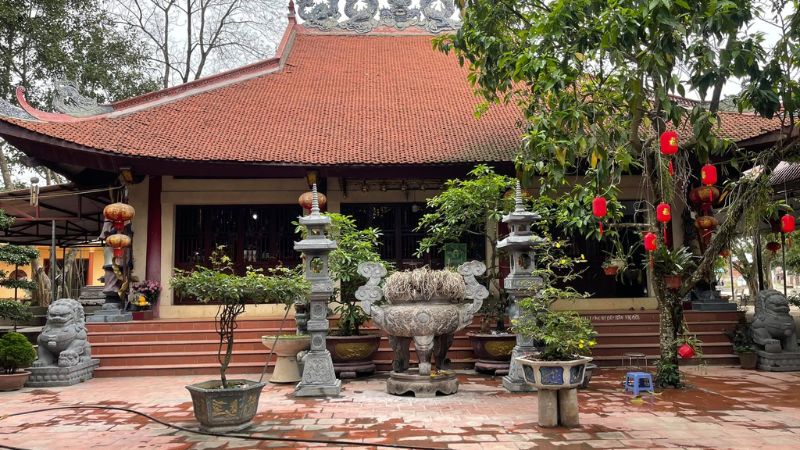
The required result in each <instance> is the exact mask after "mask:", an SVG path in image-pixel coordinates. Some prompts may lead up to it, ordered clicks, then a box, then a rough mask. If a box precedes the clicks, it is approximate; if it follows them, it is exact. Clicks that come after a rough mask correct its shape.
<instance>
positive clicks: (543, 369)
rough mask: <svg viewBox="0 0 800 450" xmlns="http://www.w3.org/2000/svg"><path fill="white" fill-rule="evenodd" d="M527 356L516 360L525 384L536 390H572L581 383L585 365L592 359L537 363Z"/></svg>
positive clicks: (581, 358) (584, 357) (583, 358)
mask: <svg viewBox="0 0 800 450" xmlns="http://www.w3.org/2000/svg"><path fill="white" fill-rule="evenodd" d="M529 358H530V357H527V356H520V357H518V358H516V361H517V363H519V364H520V366H521V367H522V374H523V376H524V378H525V382H526V383H528V384H530V385H533V386H534V387H535V388H536V389H549V390H558V389H572V388H576V387H578V386H580V384H581V383H583V377H584V375H585V374H586V365H587V364H588V363H589V362H590V361H591V360H592V358H589V357H586V356H581V357H580V359H575V360H572V361H539V360H533V359H529Z"/></svg>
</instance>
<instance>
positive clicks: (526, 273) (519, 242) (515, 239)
mask: <svg viewBox="0 0 800 450" xmlns="http://www.w3.org/2000/svg"><path fill="white" fill-rule="evenodd" d="M514 200H515V206H514V211H512V212H511V213H509V214H508V215H506V216H505V217H503V223H507V224H508V227H509V229H510V231H511V233H510V234H509V235H508V236H506V238H505V239H503V240H501V241H499V242H498V243H497V249H498V250H505V251H506V252H507V253H508V257H509V260H510V261H509V262H510V264H509V266H510V273H509V274H508V276H507V277H506V278H505V281H504V283H503V287H504V289H505V290H506V293H507V294H508V300H509V316H510V318H511V320H512V321H513V320H514V319H516V318H518V317H519V315H520V311H519V307H518V306H517V299H518V298H523V297H528V296H531V295H533V294H534V292H535V290H536V288H537V286H538V285H540V284H541V282H542V279H541V278H540V277H537V276H534V275H533V271H534V269H535V267H536V266H535V260H534V251H533V250H534V247H536V245H537V244H539V243H541V242H542V239H541V238H540V237H538V236H536V235H535V234H533V231H531V226H532V225H533V224H534V222H536V221H537V220H539V219H540V217H539V215H538V214H536V213H534V212H531V211H528V210H526V209H525V204H524V203H523V201H522V188H521V186H520V183H519V180H518V181H517V186H516V192H515V196H514ZM535 351H536V348H535V347H534V346H533V342H532V341H531V340H530V339H529V338H525V337H523V336H520V335H517V344H516V345H515V346H514V350H513V352H512V355H511V365H510V366H509V369H508V375H506V376H504V377H503V387H505V388H506V389H507V390H508V391H510V392H530V391H533V390H534V388H533V387H532V386H531V385H529V384H527V383H525V380H524V379H523V376H522V368H521V367H520V365H519V364H517V362H516V360H515V358H517V357H519V356H525V355H529V354H531V353H533V352H535Z"/></svg>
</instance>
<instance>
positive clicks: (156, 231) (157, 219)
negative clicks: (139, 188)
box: [145, 176, 163, 317]
mask: <svg viewBox="0 0 800 450" xmlns="http://www.w3.org/2000/svg"><path fill="white" fill-rule="evenodd" d="M145 264H146V266H145V267H146V268H145V277H146V278H147V279H148V280H153V281H158V282H159V283H161V177H160V176H150V185H149V188H148V192H147V255H146V257H145ZM162 290H163V288H162ZM160 307H161V301H160V300H159V302H158V303H157V304H156V307H155V308H154V311H153V312H154V315H155V317H158V310H159V308H160Z"/></svg>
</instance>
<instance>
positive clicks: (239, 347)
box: [87, 311, 739, 377]
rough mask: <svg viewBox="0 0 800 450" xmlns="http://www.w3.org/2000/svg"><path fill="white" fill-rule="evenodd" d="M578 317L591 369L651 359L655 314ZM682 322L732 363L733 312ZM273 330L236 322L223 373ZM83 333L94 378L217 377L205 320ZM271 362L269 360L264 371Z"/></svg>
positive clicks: (459, 352) (707, 349) (455, 349)
mask: <svg viewBox="0 0 800 450" xmlns="http://www.w3.org/2000/svg"><path fill="white" fill-rule="evenodd" d="M583 315H584V316H586V317H589V318H590V319H591V320H592V322H593V323H594V325H595V328H596V330H597V331H598V333H599V336H598V339H597V346H595V348H594V350H593V357H594V359H595V363H596V364H598V365H600V366H619V365H620V364H621V362H622V360H621V356H622V354H623V353H625V352H641V353H645V354H646V355H647V356H648V361H649V363H650V364H653V362H654V361H655V360H656V359H657V358H658V313H657V312H655V311H641V312H634V311H630V312H629V311H625V312H621V311H612V312H592V313H590V314H589V313H587V314H583ZM686 319H687V322H688V326H689V330H691V332H692V333H694V334H696V335H697V337H698V338H699V339H700V340H701V341H703V343H704V344H703V352H704V354H705V355H704V356H705V360H706V361H707V363H708V364H714V365H732V364H737V363H738V357H737V356H736V355H735V354H734V353H733V348H732V347H731V344H730V342H728V339H727V338H726V337H725V335H724V334H723V331H724V330H725V329H731V328H733V326H734V325H735V324H736V322H737V321H738V320H739V313H738V312H735V311H733V312H727V311H726V312H703V311H686ZM280 324H281V320H280V319H279V318H277V319H241V320H239V328H238V329H237V330H236V345H235V347H234V352H233V362H232V363H231V366H230V368H229V373H232V374H237V373H239V374H241V373H247V374H253V373H259V372H261V370H262V368H263V366H264V363H265V360H266V357H267V353H268V352H267V349H266V348H265V347H264V346H263V345H262V344H261V336H264V335H270V334H271V335H275V334H280V333H291V332H292V331H293V330H294V320H291V319H287V320H286V321H285V323H284V325H283V331H281V330H280ZM478 324H479V321H478V320H477V319H476V320H475V321H474V322H473V324H472V325H470V326H469V327H467V329H465V330H462V331H461V332H459V333H458V334H457V335H456V337H455V339H454V342H453V345H452V347H451V348H450V352H449V353H448V357H449V358H450V360H451V363H452V367H453V368H455V369H471V368H472V367H473V365H474V363H475V359H474V356H473V354H472V347H471V345H470V343H469V339H468V338H467V336H466V333H467V332H472V331H477V330H478V328H479V327H478ZM333 326H334V324H333V323H331V327H333ZM87 328H88V330H89V342H90V343H91V344H92V354H93V356H94V357H95V358H99V359H100V367H98V368H97V369H95V376H98V377H121V376H153V375H199V374H216V373H218V372H219V363H218V361H217V346H218V343H217V342H218V341H217V339H218V337H217V334H216V332H215V331H214V320H213V319H185V320H152V321H134V322H119V323H90V324H87ZM364 331H366V332H372V333H378V332H379V331H378V330H377V329H376V328H374V327H373V326H367V327H365V328H364ZM412 349H413V344H412ZM411 355H412V364H415V363H416V355H415V354H414V353H413V352H412V354H411ZM392 357H393V355H392V351H391V348H390V346H389V342H388V339H387V338H386V337H385V336H384V337H383V339H382V340H381V345H380V348H379V350H378V353H377V354H376V356H375V363H376V365H377V369H378V370H379V371H388V370H391V363H392ZM626 363H627V362H626ZM273 364H274V356H273V358H272V360H271V361H270V366H272V365H273ZM269 371H271V369H269Z"/></svg>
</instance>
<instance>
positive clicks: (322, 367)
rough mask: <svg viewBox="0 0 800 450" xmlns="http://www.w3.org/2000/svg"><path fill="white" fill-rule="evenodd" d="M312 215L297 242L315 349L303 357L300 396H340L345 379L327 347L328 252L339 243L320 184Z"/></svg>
mask: <svg viewBox="0 0 800 450" xmlns="http://www.w3.org/2000/svg"><path fill="white" fill-rule="evenodd" d="M312 196H313V197H312V204H311V214H309V215H307V216H305V217H301V218H300V225H302V226H304V227H306V231H307V233H306V238H305V239H303V240H302V241H300V242H295V244H294V249H295V250H296V251H299V252H301V253H302V254H303V270H304V272H305V277H306V280H308V282H309V283H310V284H311V294H310V295H309V319H308V322H307V325H306V326H307V329H308V333H309V334H310V335H311V350H309V352H308V353H307V354H306V356H304V357H303V362H304V368H303V378H302V379H301V380H300V383H298V384H297V386H296V387H295V392H294V395H295V396H296V397H323V396H335V395H339V392H340V390H341V385H342V382H341V380H338V379H337V378H336V373H334V370H333V361H332V360H331V354H330V352H329V351H328V349H327V348H326V346H325V339H326V337H327V335H328V300H330V298H331V295H333V280H331V278H330V276H329V275H328V255H329V254H330V252H331V250H333V249H335V248H336V242H334V241H332V240H330V239H328V236H327V235H326V234H325V231H326V228H327V227H328V226H329V225H330V223H331V219H330V217H327V216H323V215H322V214H320V212H319V195H318V194H317V185H316V184H314V186H313V188H312Z"/></svg>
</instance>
